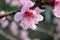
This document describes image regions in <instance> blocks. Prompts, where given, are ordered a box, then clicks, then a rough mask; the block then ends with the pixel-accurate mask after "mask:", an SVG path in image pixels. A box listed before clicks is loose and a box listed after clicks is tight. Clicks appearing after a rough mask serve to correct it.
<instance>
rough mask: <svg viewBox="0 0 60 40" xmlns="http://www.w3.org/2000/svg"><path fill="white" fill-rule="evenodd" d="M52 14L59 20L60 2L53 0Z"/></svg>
mask: <svg viewBox="0 0 60 40" xmlns="http://www.w3.org/2000/svg"><path fill="white" fill-rule="evenodd" d="M53 13H54V15H55V16H56V17H58V18H60V0H55V6H54V9H53Z"/></svg>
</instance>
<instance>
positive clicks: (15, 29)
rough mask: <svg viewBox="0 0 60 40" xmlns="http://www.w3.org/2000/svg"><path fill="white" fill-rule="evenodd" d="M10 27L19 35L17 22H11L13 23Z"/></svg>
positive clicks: (13, 32) (14, 33) (15, 34)
mask: <svg viewBox="0 0 60 40" xmlns="http://www.w3.org/2000/svg"><path fill="white" fill-rule="evenodd" d="M9 29H10V31H11V32H12V34H13V35H14V36H17V35H18V26H17V24H16V22H15V21H13V22H11V24H10V26H9Z"/></svg>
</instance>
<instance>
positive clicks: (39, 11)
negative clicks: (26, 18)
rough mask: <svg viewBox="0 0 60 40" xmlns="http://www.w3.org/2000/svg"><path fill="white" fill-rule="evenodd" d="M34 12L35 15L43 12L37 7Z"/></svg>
mask: <svg viewBox="0 0 60 40" xmlns="http://www.w3.org/2000/svg"><path fill="white" fill-rule="evenodd" d="M35 11H36V13H37V14H39V13H41V12H43V11H44V10H42V9H40V8H39V7H36V8H35Z"/></svg>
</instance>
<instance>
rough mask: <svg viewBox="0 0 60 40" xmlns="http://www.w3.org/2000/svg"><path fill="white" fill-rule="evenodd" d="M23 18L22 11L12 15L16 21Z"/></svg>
mask: <svg viewBox="0 0 60 40" xmlns="http://www.w3.org/2000/svg"><path fill="white" fill-rule="evenodd" d="M23 18H24V17H23V14H22V12H17V13H16V14H15V16H14V20H15V21H17V22H19V21H21V20H22V19H23Z"/></svg>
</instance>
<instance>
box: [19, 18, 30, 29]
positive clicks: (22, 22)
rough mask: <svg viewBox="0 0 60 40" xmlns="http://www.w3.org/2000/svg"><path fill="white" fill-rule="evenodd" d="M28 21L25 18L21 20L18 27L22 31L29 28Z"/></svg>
mask: <svg viewBox="0 0 60 40" xmlns="http://www.w3.org/2000/svg"><path fill="white" fill-rule="evenodd" d="M29 25H30V24H29V21H28V20H27V19H26V18H25V19H23V20H22V21H21V23H20V26H21V27H22V28H23V29H28V27H29Z"/></svg>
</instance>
